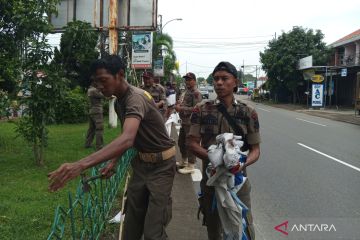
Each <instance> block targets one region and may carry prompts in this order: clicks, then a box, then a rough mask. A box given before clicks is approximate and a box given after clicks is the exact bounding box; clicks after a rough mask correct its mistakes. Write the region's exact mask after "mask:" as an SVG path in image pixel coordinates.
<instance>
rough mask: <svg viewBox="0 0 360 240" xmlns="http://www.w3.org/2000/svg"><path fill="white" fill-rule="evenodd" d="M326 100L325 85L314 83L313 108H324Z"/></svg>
mask: <svg viewBox="0 0 360 240" xmlns="http://www.w3.org/2000/svg"><path fill="white" fill-rule="evenodd" d="M323 99H324V85H323V84H318V83H314V84H313V85H312V96H311V106H313V107H322V106H323Z"/></svg>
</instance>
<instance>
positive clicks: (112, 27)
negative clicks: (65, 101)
mask: <svg viewBox="0 0 360 240" xmlns="http://www.w3.org/2000/svg"><path fill="white" fill-rule="evenodd" d="M109 15H110V16H109V17H110V22H109V52H110V54H111V55H117V51H118V31H117V29H116V23H117V20H118V1H117V0H110V13H109ZM114 106H115V97H114V98H111V99H110V101H109V125H110V127H111V128H116V127H117V115H116V113H115V108H114Z"/></svg>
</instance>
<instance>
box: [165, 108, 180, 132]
mask: <svg viewBox="0 0 360 240" xmlns="http://www.w3.org/2000/svg"><path fill="white" fill-rule="evenodd" d="M172 123H174V124H175V125H179V124H180V123H181V120H180V116H179V114H178V113H177V112H174V113H173V114H171V115H170V117H169V118H168V119H167V120H166V122H165V128H166V131H167V132H168V134H169V136H170V135H171V126H172Z"/></svg>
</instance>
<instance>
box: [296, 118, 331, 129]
mask: <svg viewBox="0 0 360 240" xmlns="http://www.w3.org/2000/svg"><path fill="white" fill-rule="evenodd" d="M296 119H297V120H300V121H303V122H308V123H312V124H316V125H319V126H323V127H326V125H324V124H321V123H316V122H311V121H308V120H305V119H301V118H296Z"/></svg>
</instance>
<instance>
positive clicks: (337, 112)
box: [238, 95, 360, 126]
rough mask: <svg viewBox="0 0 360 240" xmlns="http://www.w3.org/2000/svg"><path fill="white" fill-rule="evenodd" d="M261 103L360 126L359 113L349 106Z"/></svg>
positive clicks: (242, 99) (245, 98)
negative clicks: (330, 106)
mask: <svg viewBox="0 0 360 240" xmlns="http://www.w3.org/2000/svg"><path fill="white" fill-rule="evenodd" d="M238 96H239V95H238ZM240 100H241V101H247V102H249V103H250V104H252V105H256V104H258V102H254V101H252V100H250V99H248V98H247V97H243V96H241V97H240ZM259 103H260V104H264V105H267V106H271V107H275V108H282V109H286V110H290V111H296V112H301V113H305V114H308V115H312V116H317V117H322V118H327V119H331V120H334V121H339V122H346V123H351V124H355V125H359V126H360V116H359V115H356V116H355V110H354V109H348V108H339V109H334V108H325V109H308V108H306V106H304V105H296V104H281V103H279V104H276V103H270V102H259Z"/></svg>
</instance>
